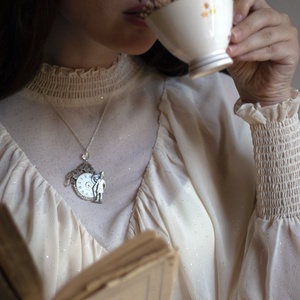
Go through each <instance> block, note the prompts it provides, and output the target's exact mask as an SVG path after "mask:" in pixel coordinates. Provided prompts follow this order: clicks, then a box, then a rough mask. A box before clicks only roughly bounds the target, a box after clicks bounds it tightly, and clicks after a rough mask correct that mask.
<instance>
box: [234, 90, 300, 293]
mask: <svg viewBox="0 0 300 300" xmlns="http://www.w3.org/2000/svg"><path fill="white" fill-rule="evenodd" d="M298 109H299V93H298V91H293V95H292V97H291V99H288V100H286V101H284V102H282V103H280V104H277V105H273V106H265V107H261V106H260V104H250V103H242V102H241V100H239V101H238V102H237V103H236V105H235V113H236V114H237V115H238V116H240V117H241V118H242V119H244V120H245V121H246V122H248V123H249V124H250V129H251V134H252V140H253V149H254V159H255V166H256V199H257V200H256V201H257V202H256V209H255V212H254V214H253V216H252V218H251V222H250V225H249V229H248V234H247V241H246V248H245V253H244V260H243V266H242V272H241V276H240V281H239V285H238V289H239V291H238V295H239V297H238V298H239V299H299V295H300V218H299V216H300V122H299V117H298Z"/></svg>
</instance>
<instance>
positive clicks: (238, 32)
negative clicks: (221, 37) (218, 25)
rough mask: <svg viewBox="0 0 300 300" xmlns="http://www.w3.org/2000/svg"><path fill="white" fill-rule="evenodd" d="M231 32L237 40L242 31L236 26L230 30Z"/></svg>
mask: <svg viewBox="0 0 300 300" xmlns="http://www.w3.org/2000/svg"><path fill="white" fill-rule="evenodd" d="M231 34H232V35H233V37H234V38H235V39H236V40H238V39H239V38H240V36H241V35H242V31H241V30H240V29H237V28H236V27H234V28H232V30H231Z"/></svg>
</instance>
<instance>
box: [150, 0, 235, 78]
mask: <svg viewBox="0 0 300 300" xmlns="http://www.w3.org/2000/svg"><path fill="white" fill-rule="evenodd" d="M232 19H233V0H177V1H174V2H171V3H170V4H167V5H166V6H163V7H162V8H159V9H158V10H155V11H153V12H152V13H151V14H150V15H149V16H148V17H146V19H145V22H146V23H147V25H148V26H149V28H150V29H151V30H153V32H154V33H155V34H156V36H157V38H158V40H159V41H160V42H161V43H162V44H163V45H164V46H165V47H166V48H167V49H168V50H169V51H170V52H171V53H172V54H173V55H174V56H176V57H177V58H179V59H180V60H182V61H183V62H185V63H187V64H188V65H189V75H190V76H191V77H193V78H194V77H200V76H206V75H208V74H211V73H214V72H217V71H219V70H221V69H224V68H226V67H228V66H229V65H231V64H232V59H231V58H230V57H229V56H228V54H227V53H226V48H227V47H228V44H229V40H230V34H231V28H232Z"/></svg>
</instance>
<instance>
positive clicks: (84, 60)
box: [44, 17, 119, 69]
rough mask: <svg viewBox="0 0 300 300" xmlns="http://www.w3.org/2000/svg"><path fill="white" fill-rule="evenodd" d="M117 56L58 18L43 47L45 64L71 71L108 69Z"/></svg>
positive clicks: (116, 53) (114, 52)
mask: <svg viewBox="0 0 300 300" xmlns="http://www.w3.org/2000/svg"><path fill="white" fill-rule="evenodd" d="M118 55H119V53H118V52H116V51H113V50H111V49H108V48H106V47H104V46H102V45H101V44H99V43H97V42H96V41H94V40H93V39H91V38H89V37H88V36H87V35H86V34H85V33H84V32H82V31H81V30H80V29H76V28H74V26H72V25H71V24H68V22H67V21H66V20H64V19H63V18H60V17H57V18H56V20H55V21H54V24H53V27H52V30H51V32H50V34H49V36H48V39H47V41H46V43H45V47H44V61H45V62H46V63H48V64H50V65H58V66H63V67H68V68H73V69H76V68H80V69H89V68H93V67H97V66H101V67H103V68H109V67H110V66H111V65H112V64H113V62H114V61H116V59H117V57H118Z"/></svg>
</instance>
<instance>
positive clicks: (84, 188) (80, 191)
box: [46, 97, 111, 204]
mask: <svg viewBox="0 0 300 300" xmlns="http://www.w3.org/2000/svg"><path fill="white" fill-rule="evenodd" d="M110 99H111V97H110ZM110 99H109V100H108V101H107V103H106V105H105V107H104V111H103V113H102V115H100V117H99V121H98V123H97V125H96V128H95V129H94V132H93V134H92V137H91V139H90V141H89V143H88V145H87V146H86V147H85V146H84V144H83V143H82V142H81V140H80V138H79V137H78V135H77V134H76V133H75V131H74V130H73V129H72V127H71V126H70V124H69V123H68V122H67V120H66V119H65V117H64V116H63V115H62V114H61V113H60V112H59V111H58V110H57V109H56V108H55V106H54V105H52V104H51V103H50V102H49V101H48V99H46V100H47V102H48V104H49V105H50V106H51V107H52V108H53V110H54V111H55V112H56V114H57V115H58V116H59V117H60V118H61V119H62V121H63V122H64V123H65V125H66V126H67V128H68V129H69V130H70V132H71V133H72V134H73V135H74V137H75V138H76V140H77V142H78V143H79V144H80V146H81V147H82V148H83V153H82V155H81V156H80V157H81V159H82V160H83V162H82V163H81V164H80V165H79V166H78V167H77V168H76V169H74V170H73V171H71V172H69V173H68V174H67V175H66V177H65V183H64V185H65V187H67V186H69V185H70V184H71V185H72V186H73V189H74V191H75V193H76V195H77V196H78V197H79V198H80V199H82V200H86V201H90V202H94V203H100V204H102V198H103V193H104V190H105V189H106V182H105V180H104V172H103V171H100V172H98V173H97V172H95V170H94V168H93V167H92V165H91V164H90V163H89V162H88V160H89V158H90V154H89V148H90V147H91V145H92V143H93V141H94V139H95V136H96V134H97V132H98V129H99V127H100V125H101V123H102V120H103V118H104V115H105V113H106V110H107V107H108V104H109V102H110Z"/></svg>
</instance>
